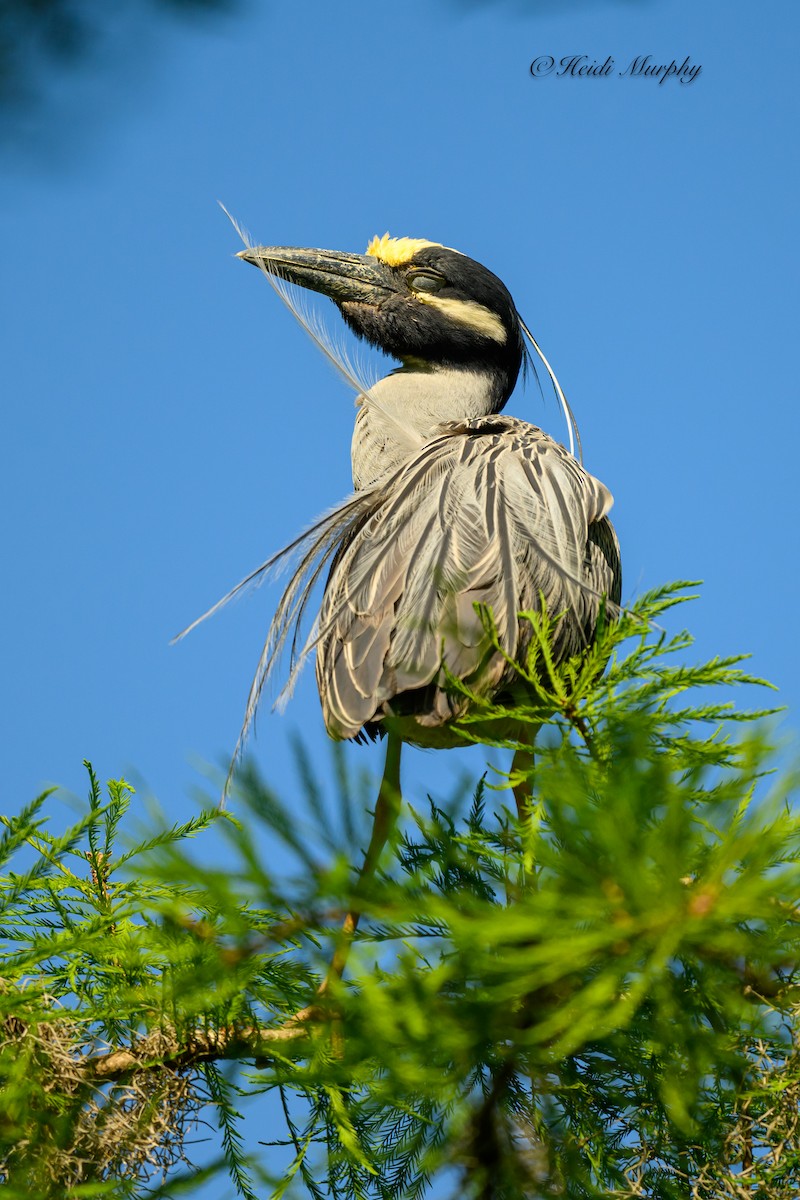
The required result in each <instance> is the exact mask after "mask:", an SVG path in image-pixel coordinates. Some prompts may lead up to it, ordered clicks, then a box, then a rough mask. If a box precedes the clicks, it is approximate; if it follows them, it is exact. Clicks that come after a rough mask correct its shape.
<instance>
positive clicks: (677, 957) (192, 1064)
mask: <svg viewBox="0 0 800 1200" xmlns="http://www.w3.org/2000/svg"><path fill="white" fill-rule="evenodd" d="M684 592H685V589H683V590H682V589H680V588H677V587H675V588H669V589H665V590H662V591H661V592H658V593H653V594H651V595H649V596H646V597H644V598H643V599H642V600H641V601H640V602H639V603H638V604H637V605H636V608H635V609H634V610H632V611H631V612H629V613H625V614H623V616H622V617H621V619H620V621H619V622H617V623H611V622H609V623H608V625H607V626H606V627H605V628H604V629H603V630H602V632H601V635H600V637H599V638H598V640H597V643H596V644H595V646H594V647H593V648H592V649H591V650H590V651H588V652H587V653H586V655H584V656H583V657H582V658H581V659H579V660H575V661H573V662H572V663H570V664H567V666H566V667H565V668H563V669H560V670H558V671H556V670H555V669H554V668H553V664H552V662H551V661H550V660H549V657H548V646H549V644H550V629H551V627H552V621H548V620H547V619H546V618H543V617H541V616H539V615H537V614H533V613H532V614H529V620H530V622H531V641H530V646H529V651H528V656H527V661H526V664H525V665H524V668H523V670H522V672H521V679H522V681H523V682H522V683H521V684H520V687H519V689H518V690H517V693H516V694H515V696H514V702H513V705H509V706H507V707H505V708H498V707H497V706H491V705H489V704H488V703H486V702H485V701H484V700H482V699H481V698H480V697H477V696H476V697H473V698H472V699H473V704H472V708H471V711H470V715H469V717H467V718H466V719H465V720H464V722H463V724H462V728H463V732H464V736H465V739H467V740H469V739H470V737H471V736H473V735H472V732H471V731H473V730H474V729H475V728H476V726H477V724H478V723H479V725H480V734H481V740H482V741H485V740H486V736H485V731H486V728H487V723H496V728H497V730H498V735H499V736H498V738H497V744H498V745H507V746H514V747H516V748H518V749H520V750H526V749H527V748H528V747H529V743H530V740H531V737H532V735H533V733H534V732H535V731H536V730H537V729H539V728H540V727H543V730H542V732H541V733H540V736H539V739H538V742H537V750H536V763H535V766H533V764H532V763H531V762H530V758H529V757H528V758H525V757H524V756H522V755H521V756H520V757H519V758H518V760H517V761H518V764H519V763H525V762H528V763H529V766H527V767H526V768H525V772H526V773H528V772H529V773H530V774H531V775H532V779H533V792H532V799H531V802H530V804H529V805H526V806H523V807H522V810H521V812H520V813H518V811H517V808H516V806H515V804H514V802H513V798H512V793H511V791H509V790H507V784H508V781H507V780H505V779H503V778H501V777H500V776H493V777H491V778H486V779H483V780H481V781H479V782H478V784H477V787H476V788H475V790H474V794H473V796H472V797H471V799H469V798H466V799H464V800H462V801H461V802H460V803H453V804H451V805H444V804H442V803H436V802H434V801H433V800H431V799H430V798H429V799H428V800H427V801H425V802H424V803H419V802H418V801H417V800H415V799H414V798H411V797H407V798H406V799H407V801H410V807H407V813H408V815H407V817H406V819H405V821H404V823H403V825H402V826H401V829H400V831H399V833H398V834H397V836H396V838H395V841H394V844H393V847H392V852H391V853H388V852H387V854H386V855H385V856H384V861H383V863H382V869H381V870H380V871H379V872H378V873H377V874H376V875H375V876H374V877H373V878H371V879H370V880H368V881H367V880H365V881H362V882H361V884H360V885H359V887H358V891H357V896H358V905H359V908H360V910H361V912H362V920H361V925H360V927H359V930H358V935H357V937H356V939H355V942H354V944H353V947H352V950H351V953H350V957H349V959H348V964H347V971H346V974H345V979H344V982H343V983H337V982H336V981H331V984H330V986H329V988H328V989H327V991H325V992H324V994H318V993H317V988H318V986H319V984H320V981H321V980H322V979H323V978H324V977H325V974H326V972H327V967H328V963H329V962H330V960H331V956H332V953H333V950H334V949H335V948H336V947H337V946H339V947H341V945H342V944H343V942H344V935H343V934H342V932H341V926H342V919H343V917H344V914H345V913H346V912H347V910H348V907H349V906H350V905H351V904H352V903H353V901H354V898H355V896H356V891H355V875H354V872H353V866H354V865H355V866H357V865H358V861H360V856H359V855H358V854H356V852H355V849H354V848H355V846H356V845H361V846H363V845H365V844H366V840H367V836H366V832H365V830H364V828H363V817H362V818H359V812H360V808H361V806H362V805H363V803H364V801H363V797H361V796H360V793H363V785H359V786H357V785H355V784H354V782H353V781H352V780H348V779H347V777H346V774H344V772H343V767H342V760H341V758H340V757H337V759H336V763H337V767H336V772H335V776H336V779H337V780H338V790H339V796H338V799H337V814H338V819H336V820H335V819H333V818H332V817H331V810H330V805H329V804H327V803H326V800H325V788H324V787H323V786H322V784H321V783H320V781H319V778H318V772H315V770H314V767H313V765H312V764H311V763H310V762H309V761H308V759H307V758H306V757H305V756H304V755H303V754H302V752H300V755H299V767H300V777H301V780H302V790H303V793H304V796H305V800H304V811H305V814H306V823H305V824H303V823H302V820H301V818H300V817H299V816H298V813H299V812H300V811H301V806H300V805H299V804H298V802H297V801H296V800H294V799H293V801H292V803H291V806H287V805H284V804H282V803H281V802H280V801H279V800H278V799H277V797H276V796H275V795H274V794H273V793H272V792H271V791H270V790H269V789H268V788H267V787H266V786H265V785H264V784H263V783H262V782H261V781H260V780H259V779H258V778H257V776H255V775H254V774H253V773H250V774H245V775H244V776H243V778H242V780H241V781H240V790H239V795H238V798H237V814H238V815H237V816H236V817H234V816H230V815H227V814H224V813H219V812H217V811H214V810H209V811H207V812H203V813H201V814H200V815H199V816H198V817H197V818H196V819H194V820H193V821H191V822H188V823H187V824H185V825H181V826H174V827H170V828H166V827H165V828H158V829H156V830H155V831H151V832H149V833H148V835H147V836H146V837H145V838H142V839H141V841H140V844H139V845H137V846H136V847H135V848H133V849H128V850H126V851H125V852H120V851H119V850H118V849H117V848H116V839H117V836H118V832H119V829H120V827H121V825H120V823H121V822H122V820H123V817H124V814H125V810H126V807H127V805H128V802H129V799H130V789H129V788H128V786H127V785H126V784H124V783H122V782H118V783H113V782H112V783H110V784H109V785H108V795H107V797H106V798H103V797H102V795H101V790H100V788H99V786H98V784H97V780H96V779H95V778H94V775H93V774H92V773H91V768H89V770H90V798H89V804H88V810H87V812H86V813H85V815H83V816H82V817H81V818H80V820H79V821H78V822H77V823H76V824H75V825H74V826H73V827H72V828H70V829H68V830H67V831H66V832H65V833H64V834H62V835H61V836H58V837H55V836H53V835H52V834H50V833H49V832H48V831H47V830H46V828H45V826H44V817H43V812H44V806H45V804H46V802H47V797H46V796H42V797H40V798H39V799H38V800H37V801H36V802H35V803H34V804H33V805H31V806H29V808H28V809H27V810H26V811H25V812H24V813H22V814H20V815H19V816H18V817H15V818H8V819H6V820H5V822H4V826H5V828H4V833H3V836H2V839H1V840H0V864H1V865H0V869H2V870H5V871H7V872H8V873H7V874H5V875H4V876H3V877H2V880H0V936H2V937H3V939H4V952H5V961H4V966H3V970H2V986H0V1022H2V1023H1V1024H0V1043H1V1044H0V1088H2V1103H1V1104H0V1161H1V1162H3V1163H4V1164H5V1165H4V1167H3V1170H4V1183H5V1188H6V1192H7V1194H8V1195H9V1196H11V1197H13V1196H15V1195H16V1196H20V1197H21V1196H29V1195H40V1196H47V1197H50V1196H53V1197H56V1196H58V1197H63V1196H65V1195H68V1196H70V1197H79V1196H80V1197H82V1196H99V1195H110V1196H132V1197H142V1198H143V1197H145V1196H152V1197H155V1196H156V1195H165V1196H166V1195H169V1196H172V1195H178V1194H183V1188H184V1187H187V1188H188V1190H189V1194H191V1190H192V1186H193V1182H194V1183H195V1184H196V1183H197V1181H198V1180H199V1179H200V1174H197V1173H196V1174H194V1175H193V1174H192V1169H191V1168H189V1167H188V1164H187V1163H186V1157H185V1156H186V1155H187V1154H188V1151H189V1143H190V1141H191V1134H192V1129H193V1123H194V1122H196V1121H197V1119H198V1117H199V1115H200V1111H201V1106H202V1105H207V1106H210V1107H209V1109H207V1110H204V1111H205V1112H206V1113H207V1112H208V1111H211V1112H213V1113H214V1114H215V1116H216V1121H217V1124H218V1126H219V1129H220V1139H219V1142H220V1146H219V1153H220V1160H219V1162H218V1163H212V1164H210V1165H209V1164H207V1165H206V1167H205V1168H204V1174H205V1175H209V1174H212V1175H213V1173H214V1172H215V1171H216V1170H218V1169H219V1170H227V1173H228V1175H229V1179H230V1187H231V1188H232V1189H233V1190H234V1192H235V1193H236V1194H238V1195H240V1196H242V1197H245V1198H251V1197H256V1196H258V1197H262V1196H264V1197H267V1196H271V1195H274V1196H275V1197H278V1196H311V1197H314V1198H315V1200H321V1198H322V1197H328V1196H331V1197H342V1198H344V1197H364V1198H367V1197H379V1198H380V1200H390V1198H391V1200H395V1198H400V1197H410V1198H415V1197H422V1196H425V1195H428V1194H429V1192H430V1190H431V1187H432V1186H433V1185H434V1184H435V1187H436V1191H437V1194H438V1195H447V1194H452V1195H454V1196H455V1195H457V1196H467V1197H475V1198H489V1197H491V1198H492V1200H501V1198H508V1200H515V1198H517V1197H521V1198H522V1197H524V1198H531V1200H533V1198H534V1197H546V1196H556V1195H558V1196H566V1197H570V1198H573V1197H574V1198H576V1200H578V1198H581V1200H582V1198H584V1197H585V1198H589V1197H617V1196H619V1197H623V1196H646V1197H653V1198H664V1200H667V1198H672V1197H676V1198H677V1197H697V1198H698V1200H712V1198H714V1200H716V1198H718V1197H730V1198H731V1200H733V1198H736V1197H752V1198H755V1197H758V1198H759V1200H790V1198H791V1200H796V1196H797V1194H798V1192H799V1191H800V1139H799V1138H798V1134H799V1133H800V1112H799V1110H798V1104H799V1102H800V1052H799V1051H798V1046H797V1018H796V1010H797V1004H798V999H799V998H800V993H798V990H797V959H798V920H799V914H798V909H797V897H798V894H800V864H799V863H798V855H799V854H800V819H798V816H797V814H796V813H795V812H793V810H792V808H791V806H790V790H791V786H792V785H793V779H792V778H791V777H787V776H786V775H783V776H780V775H778V774H771V773H770V772H772V771H773V770H774V764H775V761H776V755H775V751H774V749H773V748H772V746H771V745H770V742H769V739H768V737H767V735H766V733H765V727H764V724H763V721H762V720H760V719H759V718H761V717H763V716H764V712H763V710H762V711H761V712H757V713H752V712H751V713H750V714H746V713H742V712H738V711H736V710H734V709H733V708H732V707H731V704H730V692H731V689H732V688H733V687H735V686H740V685H745V686H748V687H752V686H754V685H756V684H758V683H759V681H757V680H753V679H752V678H750V677H749V676H748V675H747V674H745V673H744V671H743V670H742V668H741V660H740V659H736V658H734V659H718V660H713V661H712V662H710V663H706V664H702V665H701V666H698V667H693V666H690V665H687V663H686V654H685V652H686V650H687V648H688V646H689V644H690V639H689V638H688V637H687V635H685V634H680V635H678V636H676V637H668V636H667V635H666V634H665V633H662V632H661V631H659V630H658V628H657V627H656V626H655V622H656V621H657V620H658V619H660V617H661V616H662V614H663V613H665V612H666V611H667V610H668V609H669V608H670V607H671V606H672V605H674V604H677V603H679V602H680V601H681V600H683V599H685V598H686V597H685V594H684ZM486 622H487V628H488V629H490V630H491V620H490V617H489V615H488V614H487V615H486ZM521 775H522V772H521V769H520V768H519V767H518V769H517V770H515V772H514V773H513V780H514V781H515V782H516V783H517V784H518V785H521V784H522V778H521ZM517 791H518V793H519V791H520V788H519V787H518V789H517ZM337 831H338V832H337ZM210 839H213V842H212V843H210ZM278 844H280V845H281V846H282V859H281V861H282V862H283V863H289V864H292V863H293V864H294V866H291V865H288V866H287V867H286V869H285V870H283V871H281V873H280V874H279V873H277V872H276V871H275V869H274V868H273V866H272V864H273V863H274V862H275V861H276V853H275V848H276V845H278ZM14 855H16V856H17V857H18V858H21V859H22V862H23V865H22V866H21V867H20V868H19V869H18V870H17V873H11V872H10V869H9V867H8V863H9V862H10V860H11V858H12V856H14ZM354 860H355V862H354ZM254 1095H255V1096H261V1095H263V1096H266V1097H267V1099H265V1100H262V1101H261V1104H262V1105H263V1104H268V1105H269V1106H270V1111H275V1112H277V1113H279V1114H280V1120H281V1122H282V1124H283V1127H284V1128H283V1131H279V1132H278V1134H277V1136H269V1137H264V1136H263V1128H260V1129H259V1133H260V1134H261V1136H262V1138H263V1141H264V1142H265V1143H266V1144H268V1145H272V1147H273V1149H272V1150H271V1151H270V1152H269V1154H268V1155H267V1157H266V1159H265V1161H260V1160H259V1158H258V1157H257V1156H255V1155H253V1154H252V1153H250V1154H248V1153H247V1152H246V1149H245V1147H246V1146H247V1145H251V1144H252V1142H253V1138H252V1136H251V1137H249V1138H247V1133H248V1128H247V1123H246V1121H245V1120H244V1118H242V1117H241V1116H240V1115H239V1111H238V1110H239V1109H242V1110H243V1111H244V1110H246V1107H247V1105H248V1104H249V1103H250V1099H251V1098H252V1097H253V1096H254ZM274 1132H275V1126H274V1123H273V1124H272V1126H271V1129H270V1133H271V1134H272V1133H274ZM245 1139H247V1140H245ZM181 1162H183V1163H184V1167H185V1168H186V1169H185V1170H184V1171H183V1174H182V1175H179V1174H178V1171H179V1167H180V1164H181ZM265 1163H266V1165H265ZM276 1163H277V1164H282V1166H280V1168H278V1167H276ZM267 1166H269V1167H270V1169H271V1170H272V1173H273V1177H272V1178H270V1177H269V1176H268V1174H267V1169H266V1167H267ZM181 1179H182V1180H183V1184H182V1185H181V1184H180V1182H179V1181H180V1180H181ZM164 1180H166V1181H167V1182H163V1181H164Z"/></svg>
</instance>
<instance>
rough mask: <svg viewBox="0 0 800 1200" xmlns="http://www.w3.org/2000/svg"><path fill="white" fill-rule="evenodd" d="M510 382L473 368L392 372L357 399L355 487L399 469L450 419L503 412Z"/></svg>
mask: <svg viewBox="0 0 800 1200" xmlns="http://www.w3.org/2000/svg"><path fill="white" fill-rule="evenodd" d="M507 393H508V380H507V379H506V377H505V376H504V375H502V376H501V375H500V374H498V373H497V372H492V371H486V370H478V369H473V368H470V367H429V366H426V367H424V368H422V369H415V368H413V367H404V368H402V369H401V370H399V371H393V372H392V374H391V375H387V376H386V378H385V379H381V380H379V381H378V383H376V384H375V385H374V386H373V387H371V388H370V390H369V397H364V396H359V397H358V399H357V400H356V405H357V408H358V412H357V413H356V427H355V430H354V431H353V445H352V461H353V483H354V484H355V486H356V488H365V487H369V486H370V485H371V484H373V483H375V481H376V480H377V479H379V478H380V477H381V475H383V474H385V472H387V471H389V470H393V469H394V468H396V467H398V466H400V464H401V463H402V462H403V460H404V459H406V458H407V457H408V456H409V455H410V454H413V452H414V451H415V450H416V449H417V448H418V447H419V441H420V438H422V440H423V441H427V439H428V438H430V437H434V436H435V435H436V431H437V429H438V428H439V426H440V425H443V424H445V423H446V422H447V421H463V420H471V419H472V418H473V417H485V416H488V414H489V413H493V412H499V410H500V409H501V408H502V406H503V404H504V403H505V399H506V396H507Z"/></svg>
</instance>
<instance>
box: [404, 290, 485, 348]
mask: <svg viewBox="0 0 800 1200" xmlns="http://www.w3.org/2000/svg"><path fill="white" fill-rule="evenodd" d="M415 298H416V299H417V300H421V301H422V303H423V304H430V305H432V306H433V307H434V308H438V309H439V311H440V312H443V313H444V314H445V316H448V317H452V318H453V320H454V321H459V322H460V323H461V324H462V325H467V326H468V327H469V328H470V329H474V330H475V332H476V333H482V334H483V336H484V337H489V338H491V339H492V341H494V342H499V343H500V345H501V346H504V345H505V343H506V338H507V336H508V335H507V333H506V327H505V325H504V324H503V322H502V321H501V320H500V318H499V317H498V315H497V313H493V312H492V311H491V309H488V308H484V306H483V305H482V304H477V303H476V302H475V301H474V300H447V299H444V298H443V297H441V296H429V295H425V294H423V293H422V292H417V294H416V297H415Z"/></svg>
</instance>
